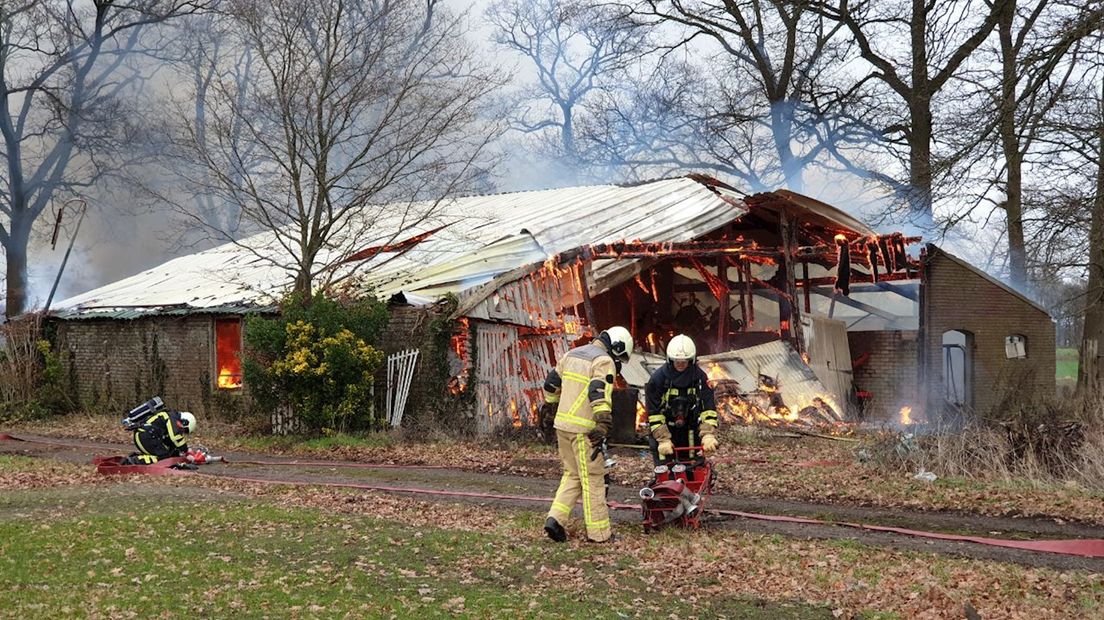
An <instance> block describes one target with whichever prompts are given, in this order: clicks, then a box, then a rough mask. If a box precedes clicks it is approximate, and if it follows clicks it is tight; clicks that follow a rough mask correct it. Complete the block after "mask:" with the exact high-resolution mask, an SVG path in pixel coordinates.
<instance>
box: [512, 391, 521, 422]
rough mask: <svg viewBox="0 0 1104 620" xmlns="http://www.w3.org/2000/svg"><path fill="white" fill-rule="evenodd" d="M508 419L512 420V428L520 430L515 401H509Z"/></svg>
mask: <svg viewBox="0 0 1104 620" xmlns="http://www.w3.org/2000/svg"><path fill="white" fill-rule="evenodd" d="M510 417H511V418H512V419H513V420H514V428H521V416H520V415H518V406H517V401H516V400H514V399H513V398H511V399H510Z"/></svg>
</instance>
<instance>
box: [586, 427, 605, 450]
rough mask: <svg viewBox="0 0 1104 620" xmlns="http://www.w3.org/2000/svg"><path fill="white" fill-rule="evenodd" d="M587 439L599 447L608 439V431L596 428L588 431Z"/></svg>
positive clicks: (593, 445) (592, 444)
mask: <svg viewBox="0 0 1104 620" xmlns="http://www.w3.org/2000/svg"><path fill="white" fill-rule="evenodd" d="M587 440H588V441H589V442H590V445H591V446H592V447H594V448H597V447H598V446H599V445H600V444H601V443H602V442H603V441H605V440H606V433H605V431H603V430H601V429H595V430H592V431H590V432H589V433H587Z"/></svg>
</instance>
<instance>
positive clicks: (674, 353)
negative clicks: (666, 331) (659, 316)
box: [667, 334, 698, 362]
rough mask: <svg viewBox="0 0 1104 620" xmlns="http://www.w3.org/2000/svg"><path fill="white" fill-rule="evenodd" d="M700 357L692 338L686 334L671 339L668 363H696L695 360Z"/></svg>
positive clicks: (668, 349)
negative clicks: (683, 361) (681, 361)
mask: <svg viewBox="0 0 1104 620" xmlns="http://www.w3.org/2000/svg"><path fill="white" fill-rule="evenodd" d="M697 356H698V349H697V347H695V346H694V341H693V340H691V339H690V336H687V335H686V334H679V335H677V336H675V337H674V338H672V339H671V342H668V343H667V361H668V362H675V361H679V360H688V361H690V362H693V361H694V358H696V357H697Z"/></svg>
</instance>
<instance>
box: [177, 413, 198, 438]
mask: <svg viewBox="0 0 1104 620" xmlns="http://www.w3.org/2000/svg"><path fill="white" fill-rule="evenodd" d="M180 424H181V425H183V426H184V432H185V433H194V432H195V428H196V419H195V416H194V415H192V413H191V412H190V411H181V412H180Z"/></svg>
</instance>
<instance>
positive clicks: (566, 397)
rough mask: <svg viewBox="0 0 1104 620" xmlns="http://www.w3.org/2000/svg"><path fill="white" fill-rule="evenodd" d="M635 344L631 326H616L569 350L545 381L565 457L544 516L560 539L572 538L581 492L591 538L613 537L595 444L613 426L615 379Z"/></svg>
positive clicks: (546, 528) (550, 533)
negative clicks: (570, 519) (570, 525)
mask: <svg viewBox="0 0 1104 620" xmlns="http://www.w3.org/2000/svg"><path fill="white" fill-rule="evenodd" d="M632 349H633V339H632V335H631V334H630V333H629V330H627V329H625V328H624V327H620V326H617V327H611V328H609V329H607V330H605V331H603V332H602V333H600V334H598V338H597V339H595V340H593V341H591V342H590V343H589V344H585V345H583V346H579V347H576V348H574V349H572V350H570V351H568V352H567V355H565V356H563V357H562V358H560V360H559V362H558V363H557V364H556V367H555V368H554V369H553V370H552V371H551V372H549V373H548V378H547V379H545V381H544V396H545V401H546V403H547V406H548V408H549V409H551V408H552V406H555V410H556V411H555V418H554V422H553V428H554V429H555V432H556V443H557V444H558V446H559V450H560V460H561V461H562V462H563V476H562V477H561V478H560V487H559V489H558V490H557V491H556V498H555V499H554V500H552V507H551V509H549V511H548V518H547V519H545V521H544V531H545V533H547V534H548V537H549V538H551V539H552V540H554V541H556V542H564V541H565V540H567V532H566V531H565V530H564V527H563V524H564V523H566V522H567V518H568V517H569V516H570V515H571V507H572V506H574V505H575V502H576V501H578V500H579V499H580V497H581V498H582V500H583V521H584V523H585V524H586V532H587V539H588V540H590V541H591V542H607V541H612V540H613V530H612V528H611V527H610V519H609V511H608V510H607V508H606V485H605V473H606V472H605V465H604V462H603V459H602V455H601V453H600V452H599V451H598V450H596V447H597V446H598V445H599V444H601V443H602V442H603V441H604V440H605V438H606V435H607V434H608V433H609V430H610V427H611V426H612V425H613V416H612V411H613V400H612V395H613V380H614V377H616V376H617V375H618V374H620V372H621V364H622V363H623V362H626V361H628V359H629V354H630V353H631V352H632Z"/></svg>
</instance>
